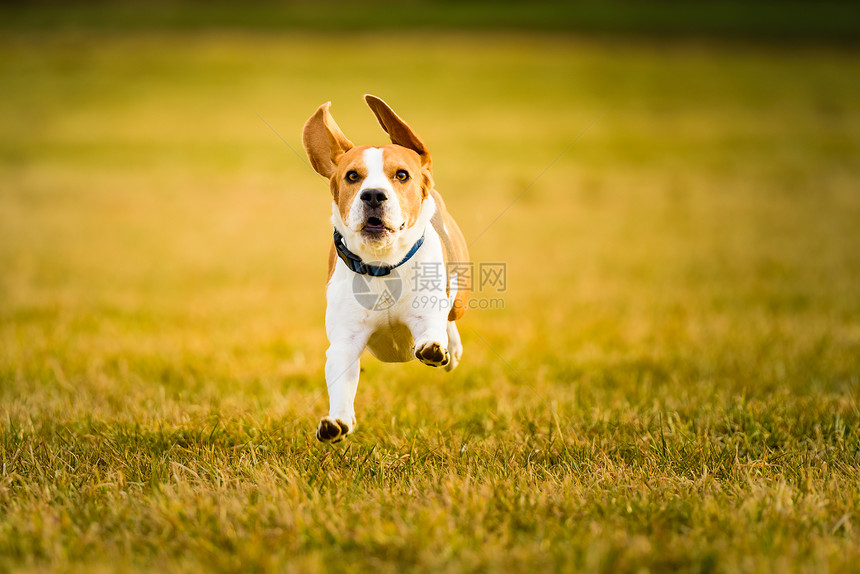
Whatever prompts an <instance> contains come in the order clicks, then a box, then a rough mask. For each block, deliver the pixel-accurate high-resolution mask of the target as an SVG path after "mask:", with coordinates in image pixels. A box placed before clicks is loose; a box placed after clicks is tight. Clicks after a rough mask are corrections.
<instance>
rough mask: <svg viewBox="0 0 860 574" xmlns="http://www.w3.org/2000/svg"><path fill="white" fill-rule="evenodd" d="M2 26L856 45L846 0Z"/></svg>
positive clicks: (38, 20)
mask: <svg viewBox="0 0 860 574" xmlns="http://www.w3.org/2000/svg"><path fill="white" fill-rule="evenodd" d="M3 16H4V17H3V19H2V20H0V29H9V30H37V31H44V30H114V31H118V30H150V29H152V28H158V29H165V28H167V29H174V30H199V29H211V28H220V29H234V30H235V29H240V30H248V29H253V30H261V31H266V30H268V31H277V30H328V31H352V32H354V31H356V30H364V31H370V30H374V31H387V30H391V29H397V30H430V31H433V30H438V29H440V28H441V29H448V30H450V29H457V30H470V31H473V30H499V29H506V30H523V29H526V30H532V31H554V32H575V33H579V34H594V35H606V34H610V35H618V34H624V35H628V34H633V35H636V36H642V37H651V36H655V37H666V36H670V37H691V36H692V37H700V36H703V35H705V36H712V37H734V38H745V39H748V40H754V41H767V42H773V41H776V42H797V41H814V42H818V43H820V42H827V43H832V44H841V43H844V42H851V43H852V44H856V42H857V40H858V39H860V25H858V22H860V7H858V6H857V4H856V3H855V2H851V1H849V0H826V1H812V0H787V1H786V0H783V1H776V0H757V1H756V2H741V1H739V0H698V1H696V2H677V1H674V0H647V1H641V0H638V1H637V0H576V1H572V2H564V1H559V0H532V1H530V2H517V1H515V0H507V1H504V0H503V1H492V0H457V1H441V2H440V1H427V0H412V1H410V2H402V1H398V0H367V1H365V2H361V3H355V2H348V1H345V0H318V1H317V2H313V3H309V2H295V1H294V2H273V1H262V2H260V1H255V2H243V3H237V2H229V1H226V0H214V1H210V2H201V1H199V0H154V1H150V2H142V1H141V0H124V1H122V2H111V1H107V0H101V1H96V2H80V1H78V2H74V1H65V2H58V1H56V0H54V1H51V0H47V1H46V0H37V1H35V2H29V3H27V4H22V5H16V6H12V5H9V6H7V7H5V9H3Z"/></svg>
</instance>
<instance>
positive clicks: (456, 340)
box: [445, 321, 463, 371]
mask: <svg viewBox="0 0 860 574" xmlns="http://www.w3.org/2000/svg"><path fill="white" fill-rule="evenodd" d="M448 354H449V355H450V360H449V361H448V364H447V365H445V370H446V371H453V370H454V369H456V368H457V365H458V364H460V357H462V356H463V342H462V341H461V340H460V331H458V330H457V323H456V322H454V321H448Z"/></svg>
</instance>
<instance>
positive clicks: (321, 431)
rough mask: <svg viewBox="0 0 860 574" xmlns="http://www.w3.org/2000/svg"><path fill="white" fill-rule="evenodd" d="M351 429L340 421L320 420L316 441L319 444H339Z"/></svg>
mask: <svg viewBox="0 0 860 574" xmlns="http://www.w3.org/2000/svg"><path fill="white" fill-rule="evenodd" d="M351 430H352V429H350V428H349V425H348V424H346V423H345V422H343V421H342V420H340V419H333V418H331V417H324V418H323V419H322V420H320V426H319V427H318V428H317V440H318V441H320V442H330V443H335V442H340V441H342V440H343V439H344V438H346V435H348V434H349V433H350V431H351Z"/></svg>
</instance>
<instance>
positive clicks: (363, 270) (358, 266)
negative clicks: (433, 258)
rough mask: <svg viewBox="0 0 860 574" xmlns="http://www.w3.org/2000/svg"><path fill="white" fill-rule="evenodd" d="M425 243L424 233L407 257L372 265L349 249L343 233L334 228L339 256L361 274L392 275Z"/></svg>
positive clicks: (350, 267)
mask: <svg viewBox="0 0 860 574" xmlns="http://www.w3.org/2000/svg"><path fill="white" fill-rule="evenodd" d="M423 243H424V234H423V233H422V234H421V237H420V238H419V239H418V241H416V242H415V245H413V246H412V249H410V250H409V253H407V254H406V257H404V258H403V259H401V260H400V262H399V263H395V264H394V265H370V264H369V263H365V262H364V261H362V260H361V257H359V256H358V255H356V254H355V253H353V252H352V251H350V250H349V249H347V247H346V243H345V242H344V241H343V235H341V234H340V232H339V231H338V230H337V229H335V230H334V249H335V251H337V256H338V257H340V260H341V261H343V262H344V263H346V266H347V267H349V269H350V270H351V271H353V272H354V273H358V274H359V275H370V276H371V277H384V276H385V275H390V274H391V270H392V269H396V268H398V267H400V266H401V265H403V264H404V263H406V262H407V261H409V260H410V259H412V256H413V255H415V253H416V252H417V251H418V249H419V248H420V247H421V245H422V244H423Z"/></svg>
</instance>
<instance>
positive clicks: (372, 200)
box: [359, 189, 388, 207]
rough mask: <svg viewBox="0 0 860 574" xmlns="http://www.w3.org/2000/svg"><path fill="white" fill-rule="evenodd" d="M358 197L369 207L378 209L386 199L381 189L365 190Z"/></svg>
mask: <svg viewBox="0 0 860 574" xmlns="http://www.w3.org/2000/svg"><path fill="white" fill-rule="evenodd" d="M359 197H361V201H363V202H364V203H366V204H367V205H368V206H370V207H379V206H380V205H382V202H383V201H385V200H386V199H388V196H387V195H386V194H385V190H383V189H365V190H364V191H362V192H361V195H360V196H359Z"/></svg>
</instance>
